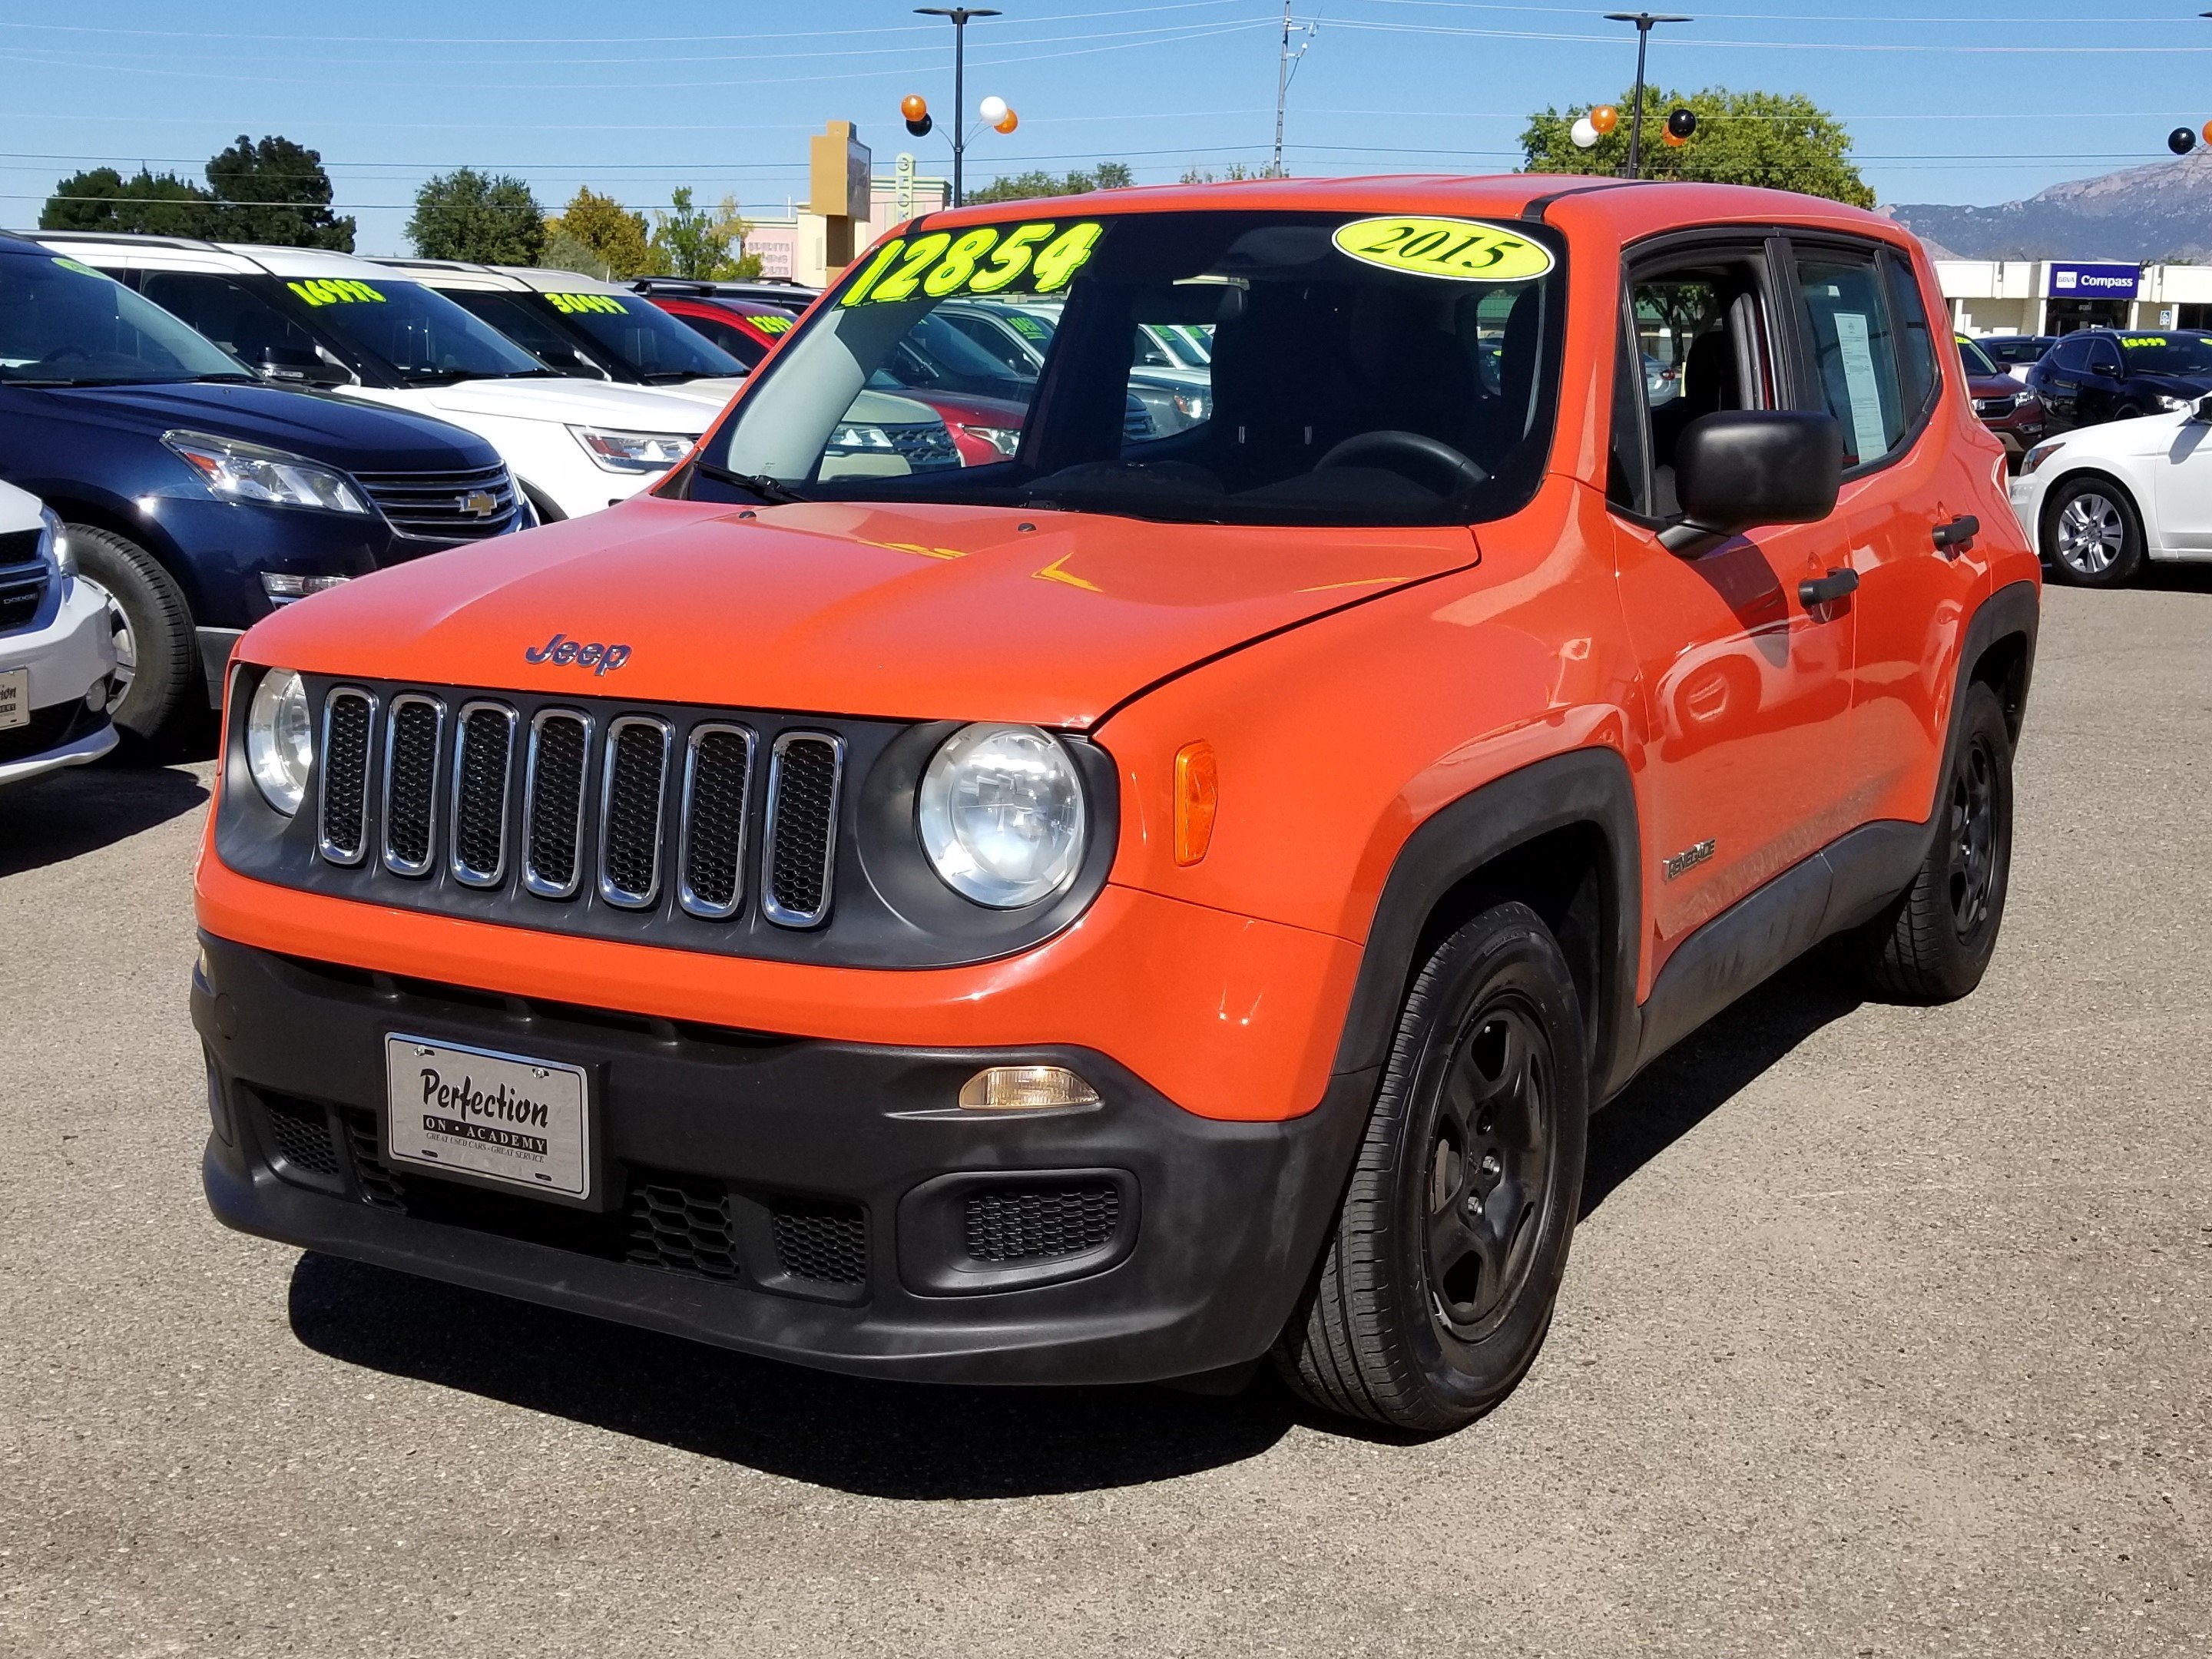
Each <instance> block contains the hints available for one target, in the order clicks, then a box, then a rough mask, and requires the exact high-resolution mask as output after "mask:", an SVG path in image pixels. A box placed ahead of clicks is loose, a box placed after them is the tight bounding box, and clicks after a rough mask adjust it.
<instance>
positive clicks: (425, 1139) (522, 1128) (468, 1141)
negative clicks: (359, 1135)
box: [384, 1035, 592, 1198]
mask: <svg viewBox="0 0 2212 1659" xmlns="http://www.w3.org/2000/svg"><path fill="white" fill-rule="evenodd" d="M384 1077H385V1092H386V1101H387V1103H388V1107H389V1109H388V1111H387V1113H386V1122H385V1150H386V1153H387V1155H388V1156H390V1157H392V1158H396V1159H397V1160H398V1161H399V1162H400V1163H403V1164H417V1165H420V1166H422V1167H424V1168H427V1169H434V1170H452V1171H455V1172H458V1173H459V1174H462V1175H471V1176H480V1177H481V1178H483V1179H484V1180H487V1181H498V1182H506V1183H507V1184H508V1185H510V1186H515V1187H522V1188H528V1189H529V1190H530V1191H532V1192H538V1193H557V1194H560V1195H561V1196H562V1197H563V1198H589V1197H590V1196H591V1195H592V1165H591V1158H590V1157H589V1148H590V1146H591V1088H590V1085H589V1083H588V1081H587V1080H586V1078H585V1076H584V1073H583V1070H582V1068H581V1067H580V1066H562V1065H559V1064H557V1063H556V1062H555V1061H552V1060H532V1059H531V1058H529V1057H528V1056H527V1055H526V1054H499V1053H495V1052H494V1051H493V1050H491V1049H488V1048H464V1047H462V1046H460V1045H459V1044H456V1043H451V1042H431V1041H429V1040H428V1038H425V1037H412V1036H397V1035H392V1036H386V1038H385V1039H384Z"/></svg>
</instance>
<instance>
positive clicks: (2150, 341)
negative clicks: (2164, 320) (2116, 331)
mask: <svg viewBox="0 0 2212 1659" xmlns="http://www.w3.org/2000/svg"><path fill="white" fill-rule="evenodd" d="M2120 343H2121V344H2122V345H2124V346H2125V347H2127V348H2128V349H2130V350H2131V351H2132V350H2133V349H2135V348H2136V347H2137V346H2162V345H2169V344H2171V343H2172V342H2171V341H2169V340H2168V339H2167V338H2166V336H2165V335H2163V334H2123V335H2121V336H2120Z"/></svg>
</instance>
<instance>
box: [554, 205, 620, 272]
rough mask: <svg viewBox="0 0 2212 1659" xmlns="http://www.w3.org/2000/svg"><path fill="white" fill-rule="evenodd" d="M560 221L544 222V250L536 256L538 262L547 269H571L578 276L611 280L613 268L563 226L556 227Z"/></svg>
mask: <svg viewBox="0 0 2212 1659" xmlns="http://www.w3.org/2000/svg"><path fill="white" fill-rule="evenodd" d="M560 223H561V222H560V221H559V220H558V219H548V220H547V221H546V222H545V227H546V230H545V251H544V252H543V253H541V254H539V255H538V264H541V265H544V267H545V268H546V269H547V270H573V271H574V272H575V273H576V274H577V275H578V276H596V277H598V278H599V280H600V281H601V282H603V283H611V282H612V281H613V280H614V275H615V268H614V267H613V266H612V265H611V264H608V263H607V262H606V261H605V259H602V258H599V255H598V254H597V253H595V252H592V249H591V247H590V246H589V245H588V244H586V243H585V242H583V241H580V240H578V239H577V238H576V237H574V236H573V235H571V234H569V233H568V231H567V230H566V229H564V228H556V227H558V226H559V225H560Z"/></svg>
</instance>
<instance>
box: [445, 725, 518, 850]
mask: <svg viewBox="0 0 2212 1659" xmlns="http://www.w3.org/2000/svg"><path fill="white" fill-rule="evenodd" d="M515 718H516V717H515V713H514V710H513V709H512V708H508V707H507V705H506V704H505V703H501V702H465V703H463V704H462V705H461V711H460V714H459V715H458V716H457V717H456V718H455V720H454V721H453V793H452V796H451V799H452V801H453V837H452V840H453V854H452V864H453V879H454V880H456V881H458V882H459V883H460V884H462V885H463V886H465V887H496V886H498V885H499V884H500V883H501V882H502V881H504V880H506V879H507V782H508V780H509V778H510V777H511V776H512V775H513V768H514V726H515Z"/></svg>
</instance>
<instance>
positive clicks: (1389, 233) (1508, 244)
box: [1331, 217, 1553, 283]
mask: <svg viewBox="0 0 2212 1659" xmlns="http://www.w3.org/2000/svg"><path fill="white" fill-rule="evenodd" d="M1331 240H1334V242H1335V244H1336V246H1337V251H1338V252H1340V253H1345V254H1348V255H1349V256H1351V257H1352V258H1354V259H1357V260H1358V261H1359V262H1360V263H1361V264H1370V265H1379V266H1381V267H1382V268H1383V270H1403V271H1407V272H1409V273H1410V274H1412V275H1413V276H1439V277H1442V278H1443V279H1444V280H1446V281H1448V282H1455V283H1525V282H1528V281H1529V280H1530V279H1531V278H1533V277H1537V276H1542V275H1543V274H1544V273H1545V272H1546V271H1547V270H1551V268H1552V264H1553V259H1552V251H1551V249H1549V248H1547V247H1546V246H1544V245H1543V244H1542V243H1541V242H1532V241H1530V240H1528V238H1527V237H1525V236H1522V235H1521V234H1518V233H1517V232H1515V231H1512V230H1510V229H1508V228H1506V227H1505V226H1504V225H1492V224H1485V223H1484V222H1482V221H1481V220H1480V219H1425V218H1398V217H1392V218H1385V219H1354V220H1353V221H1352V222H1351V223H1350V224H1348V225H1340V226H1338V227H1337V230H1336V234H1335V236H1334V238H1332V239H1331Z"/></svg>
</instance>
